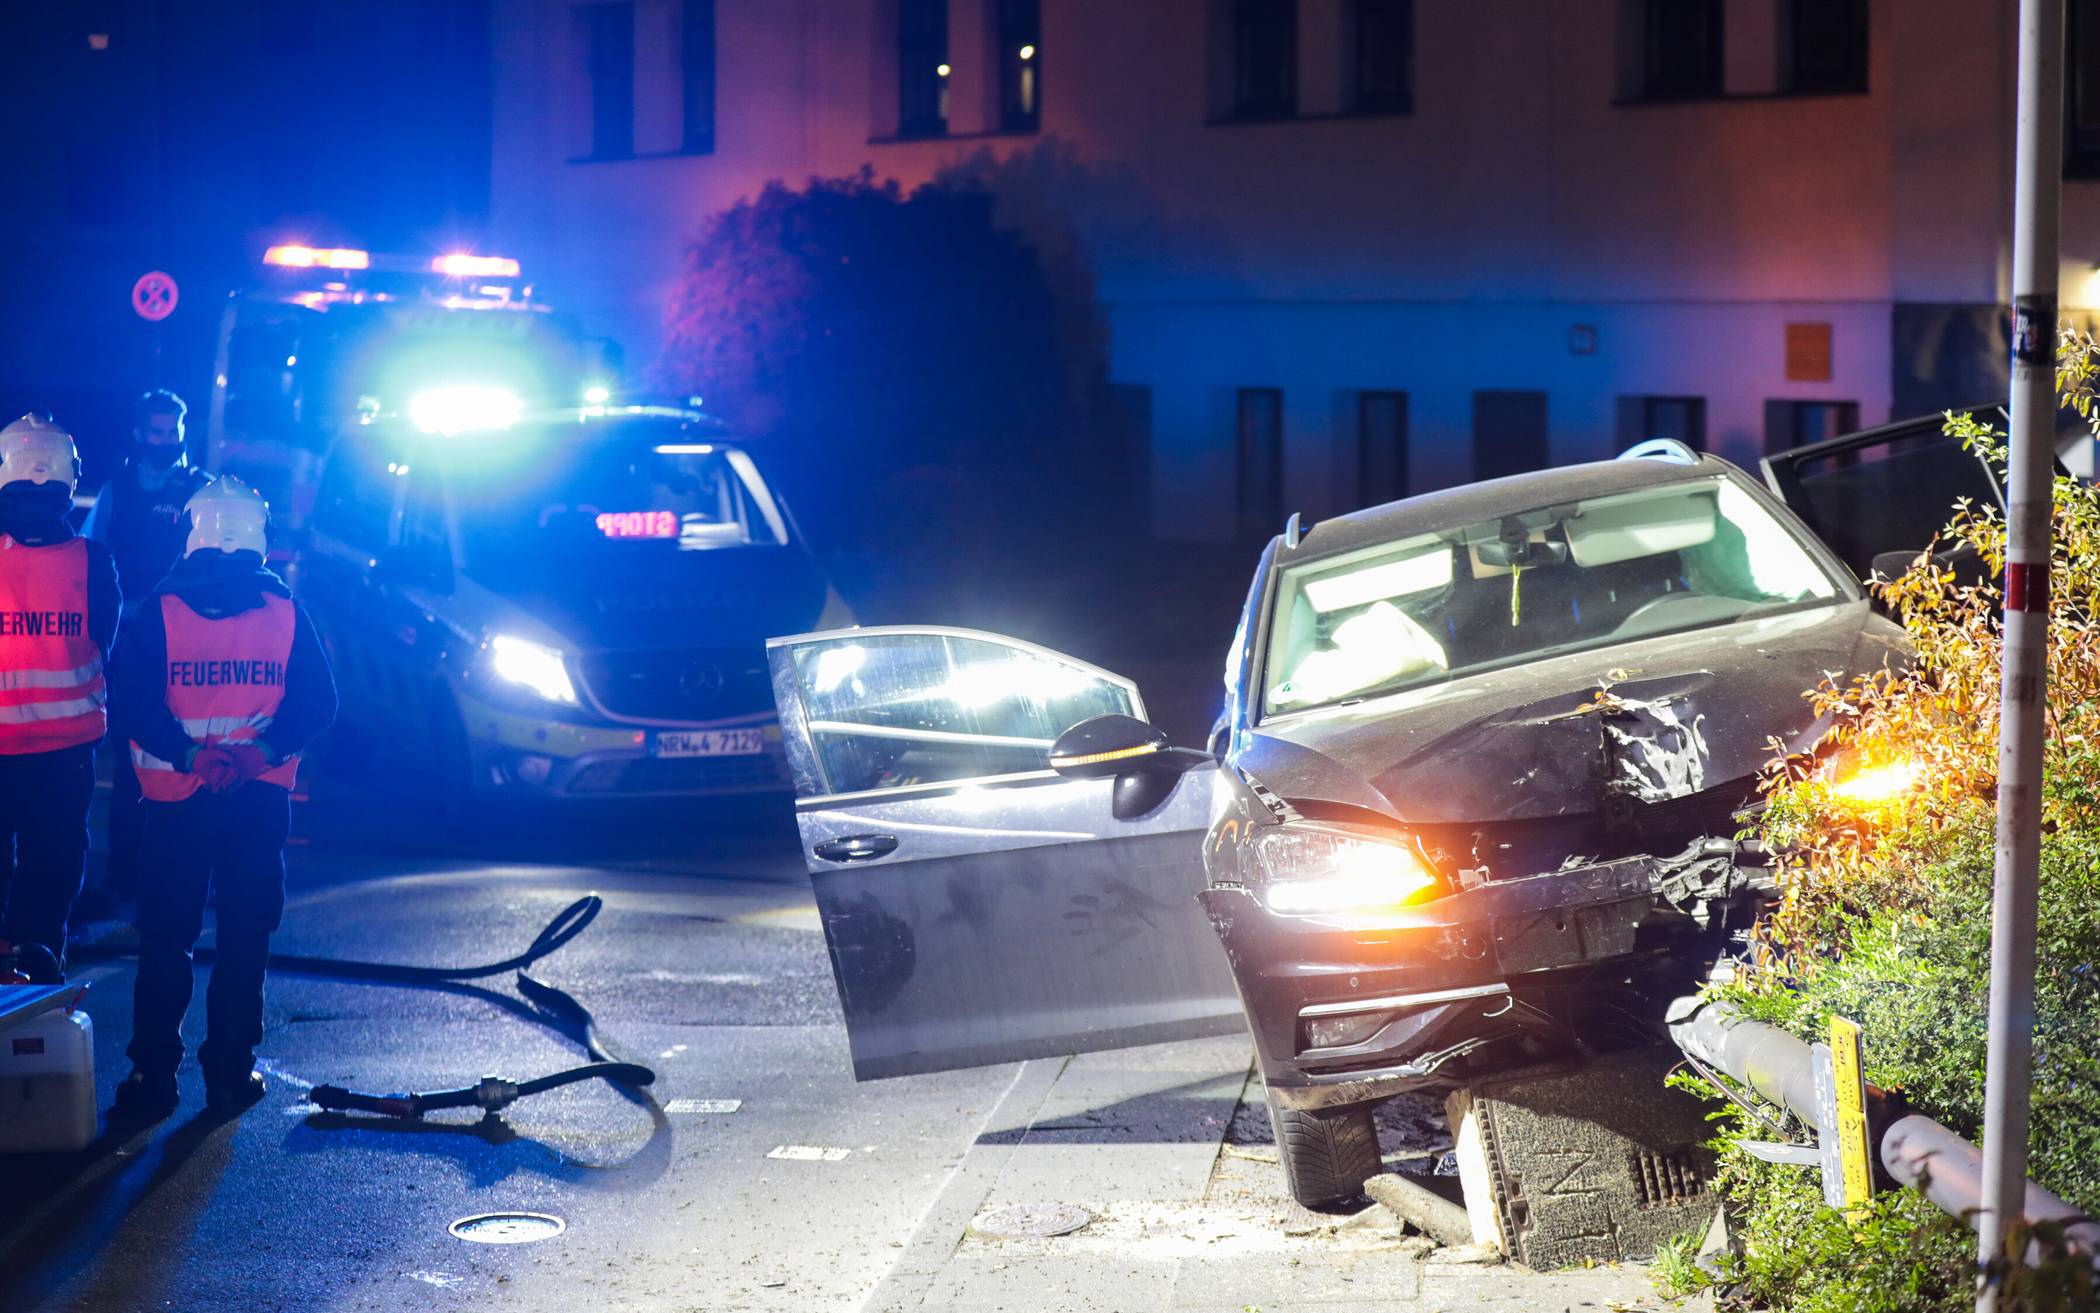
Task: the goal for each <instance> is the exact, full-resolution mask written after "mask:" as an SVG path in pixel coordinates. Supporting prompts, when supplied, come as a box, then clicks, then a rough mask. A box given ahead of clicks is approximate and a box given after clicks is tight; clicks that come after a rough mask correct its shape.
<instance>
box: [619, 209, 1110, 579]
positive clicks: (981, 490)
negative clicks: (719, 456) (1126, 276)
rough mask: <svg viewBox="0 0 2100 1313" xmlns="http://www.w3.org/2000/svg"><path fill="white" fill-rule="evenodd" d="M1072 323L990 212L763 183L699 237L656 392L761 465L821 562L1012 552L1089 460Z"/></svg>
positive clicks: (1038, 270)
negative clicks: (683, 402) (701, 413)
mask: <svg viewBox="0 0 2100 1313" xmlns="http://www.w3.org/2000/svg"><path fill="white" fill-rule="evenodd" d="M1092 322H1093V321H1092V318H1091V317H1090V316H1085V315H1074V314H1072V313H1070V312H1069V311H1067V310H1065V309H1063V308H1061V307H1060V304H1059V299H1058V293H1057V292H1056V291H1055V290H1054V289H1053V286H1052V282H1051V280H1050V278H1049V277H1047V276H1046V274H1045V271H1044V268H1043V265H1042V262H1041V260H1040V259H1039V258H1038V256H1037V254H1036V252H1035V250H1034V249H1033V247H1032V246H1031V245H1030V244H1029V243H1028V242H1027V241H1026V240H1024V239H1023V238H1022V237H1021V236H1019V235H1018V234H1016V233H1014V232H1012V231H1008V230H1005V229H1002V228H1000V227H999V226H997V225H996V224H995V223H994V221H993V198H992V196H991V194H990V193H989V192H987V191H984V190H982V189H979V188H975V187H973V186H971V185H969V184H967V183H966V182H962V181H951V182H945V183H938V184H932V185H928V186H924V187H920V188H918V189H917V190H915V191H912V192H909V193H906V192H905V191H903V189H901V188H900V187H899V186H898V185H897V183H895V182H894V181H877V180H876V179H875V177H874V175H873V173H872V172H871V171H869V170H866V169H863V170H862V171H861V172H860V173H858V174H856V175H853V176H850V177H844V178H813V179H811V180H810V181H809V183H808V184H807V185H806V186H805V187H802V188H800V189H794V188H790V187H788V186H786V185H784V184H782V183H779V182H774V183H771V184H768V185H767V186H766V188H765V189H764V190H763V191H762V192H760V193H759V195H758V196H757V197H755V198H753V199H750V200H745V201H740V202H739V203H737V204H736V205H733V206H731V207H729V208H728V209H726V210H723V211H721V212H719V213H717V214H714V215H712V216H710V217H709V218H707V219H706V220H705V222H703V223H702V225H701V227H700V229H699V232H698V233H697V234H696V235H695V237H694V238H693V240H692V241H691V242H690V243H689V244H688V246H687V248H686V252H685V262H684V269H683V271H682V273H681V275H680V277H679V279H678V280H677V283H676V285H675V286H674V288H673V289H672V292H671V295H670V298H669V302H668V305H667V308H666V317H665V329H666V346H665V351H664V355H663V360H662V364H661V366H660V369H659V379H658V382H659V383H660V384H662V385H663V386H665V387H666V388H669V389H672V390H675V391H676V392H679V393H682V394H697V395H699V396H701V397H703V398H704V399H705V404H706V406H707V407H708V409H710V410H713V411H716V412H717V413H720V414H722V415H724V416H725V417H727V418H728V419H729V420H730V421H731V422H732V423H733V424H734V425H735V426H736V428H737V430H738V431H739V433H740V434H741V435H744V436H746V437H748V438H750V439H752V440H753V441H754V442H755V443H758V444H762V445H763V446H764V448H765V449H766V450H767V451H768V452H769V453H770V455H771V460H770V463H769V468H770V469H771V470H772V471H774V476H775V478H776V480H777V481H779V482H781V483H783V484H784V485H785V486H786V488H787V489H788V492H789V495H790V499H791V501H792V502H793V503H794V505H795V507H796V509H797V511H798V513H799V514H800V517H801V521H802V526H803V529H804V531H805V532H806V533H808V534H809V535H810V536H811V537H812V538H813V539H815V540H816V541H817V543H818V544H819V545H820V547H823V548H825V549H827V550H829V551H830V552H832V553H834V554H845V555H851V554H853V553H864V554H868V555H870V556H873V557H876V558H880V559H883V560H884V561H886V562H889V563H891V564H893V565H895V564H898V563H909V562H915V561H919V562H923V561H937V560H956V559H966V558H969V557H971V556H972V555H973V554H982V553H984V552H987V551H990V552H992V553H993V554H994V556H995V557H996V556H997V555H999V550H998V549H1000V548H1001V547H1004V546H1008V545H1010V544H1013V543H1016V542H1021V541H1026V540H1027V539H1028V537H1029V531H1030V529H1031V528H1033V527H1039V526H1041V525H1042V524H1043V523H1044V522H1045V521H1046V520H1048V519H1049V518H1051V516H1052V514H1053V510H1054V509H1062V507H1061V506H1060V505H1059V503H1060V502H1061V500H1062V499H1063V496H1064V494H1065V493H1066V492H1067V490H1069V489H1071V488H1073V487H1075V486H1077V485H1078V480H1079V478H1080V475H1081V473H1082V471H1083V470H1084V469H1085V466H1086V458H1087V456H1088V455H1089V448H1088V446H1087V439H1088V434H1089V429H1088V427H1087V420H1088V418H1089V416H1088V404H1089V401H1090V398H1089V397H1088V396H1087V395H1086V394H1085V390H1084V387H1083V386H1082V385H1075V380H1079V381H1080V384H1083V382H1084V380H1086V379H1087V378H1088V377H1089V376H1090V375H1089V371H1088V369H1087V367H1086V365H1087V363H1088V362H1091V361H1093V360H1095V359H1097V358H1098V354H1099V353H1098V350H1097V349H1096V346H1095V344H1093V343H1089V342H1084V341H1075V340H1073V338H1074V332H1075V327H1074V326H1075V325H1080V326H1084V325H1088V324H1091V323H1092Z"/></svg>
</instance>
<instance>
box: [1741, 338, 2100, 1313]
mask: <svg viewBox="0 0 2100 1313" xmlns="http://www.w3.org/2000/svg"><path fill="white" fill-rule="evenodd" d="M2096 380H2100V344H2096V342H2095V341H2094V339H2093V338H2091V337H2087V336H2083V335H2079V334H2074V333H2067V334H2066V336H2065V340H2064V344H2063V347H2062V351H2061V353H2060V358H2059V371H2058V383H2059V389H2060V390H2061V391H2062V392H2063V393H2064V399H2065V404H2066V405H2067V406H2069V407H2071V408H2072V409H2074V410H2076V411H2077V412H2078V413H2080V414H2081V415H2085V416H2087V417H2088V418H2089V419H2090V418H2091V417H2092V416H2093V415H2094V413H2095V397H2094V393H2093V385H2094V383H2095V381H2096ZM1948 432H1950V433H1953V434H1956V435H1959V436H1961V437H1963V438H1964V439H1965V440H1967V441H1968V442H1969V443H1971V444H1972V446H1974V447H1975V448H1976V449H1978V450H1979V451H1981V452H1982V453H1983V454H1984V455H1985V456H1986V457H1987V458H1991V459H2000V460H2002V457H2003V449H2002V442H2003V439H2002V436H2001V435H1999V434H1996V433H1994V432H1992V431H1991V430H1990V429H1988V428H1986V427H1984V426H1982V425H1979V424H1977V423H1976V422H1975V421H1974V420H1973V419H1971V418H1970V417H1968V416H1963V415H1949V416H1948ZM2052 527H2053V534H2054V539H2053V545H2052V590H2051V597H2050V601H2051V608H2050V623H2049V643H2050V649H2049V656H2048V695H2049V704H2048V711H2047V732H2046V740H2045V742H2046V746H2045V750H2044V758H2045V760H2044V781H2045V782H2044V790H2043V792H2044V835H2043V844H2042V858H2041V903H2040V917H2039V925H2040V936H2039V944H2038V952H2037V961H2038V969H2037V979H2036V994H2035V1051H2034V1053H2035V1061H2034V1078H2033V1083H2032V1100H2033V1119H2032V1136H2031V1144H2030V1162H2029V1169H2028V1170H2029V1175H2030V1176H2032V1177H2033V1178H2034V1179H2036V1180H2037V1181H2039V1182H2041V1184H2043V1185H2044V1186H2046V1187H2047V1188H2049V1189H2050V1190H2052V1191H2054V1192H2056V1193H2057V1194H2058V1195H2060V1196H2062V1197H2064V1198H2065V1199H2067V1200H2069V1201H2070V1202H2072V1203H2073V1204H2076V1205H2078V1206H2079V1207H2081V1208H2083V1209H2085V1210H2087V1211H2088V1212H2091V1213H2096V1214H2100V1052H2096V1049H2100V967H2096V965H2095V964H2096V963H2100V625H2096V617H2100V490H2096V489H2095V488H2093V487H2091V486H2088V485H2083V484H2079V483H2077V482H2075V481H2073V480H2069V479H2060V480H2058V481H2057V484H2056V487H2055V490H2054V514H2053V518H2052ZM1936 546H1937V547H1938V548H1939V549H1940V550H1941V551H1942V552H1945V551H1948V550H1950V549H1953V550H1958V551H1960V552H1963V553H1972V554H1973V555H1974V556H1975V557H1976V558H1980V560H1981V562H1982V564H1983V565H1984V567H1985V571H1984V573H1986V574H1987V575H1988V577H1989V580H1990V582H1986V583H1965V582H1963V581H1962V577H1961V575H1960V572H1959V571H1957V570H1956V569H1954V568H1951V566H1950V565H1949V564H1948V562H1947V560H1946V558H1945V557H1943V556H1942V557H1939V558H1935V557H1934V556H1932V555H1921V556H1920V557H1919V559H1918V561H1917V562H1916V563H1915V564H1914V565H1913V566H1912V567H1911V568H1910V569H1909V570H1908V571H1907V572H1906V573H1904V574H1903V575H1902V576H1901V577H1899V578H1896V579H1892V580H1877V581H1876V582H1875V583H1874V584H1873V586H1872V587H1873V590H1874V592H1875V593H1876V594H1877V595H1878V596H1879V597H1880V598H1881V599H1882V600H1883V601H1884V602H1885V603H1886V604H1887V605H1888V606H1889V608H1890V609H1891V611H1892V612H1893V614H1894V615H1895V616H1896V618H1897V619H1898V620H1899V621H1900V622H1901V623H1902V624H1903V626H1904V628H1905V630H1906V632H1907V633H1908V635H1909V637H1910V640H1911V643H1912V646H1913V648H1914V650H1915V658H1914V660H1913V662H1912V664H1911V665H1910V666H1909V667H1908V668H1907V669H1903V670H1884V671H1878V672H1873V673H1871V674H1868V675H1866V676H1863V677H1861V678H1859V679H1856V680H1854V681H1853V682H1851V683H1848V684H1845V685H1842V686H1841V685H1836V684H1826V685H1825V686H1824V687H1823V688H1821V689H1818V690H1816V691H1814V692H1813V693H1812V694H1811V697H1812V699H1813V700H1814V702H1815V704H1816V706H1817V707H1818V708H1819V710H1821V711H1823V712H1825V713H1827V714H1828V715H1829V716H1830V718H1831V721H1832V723H1833V725H1834V727H1835V728H1834V729H1833V730H1832V732H1831V734H1830V736H1829V738H1828V739H1827V741H1826V743H1825V744H1824V746H1823V748H1822V749H1821V750H1820V751H1819V753H1818V754H1817V756H1816V757H1815V758H1814V759H1813V760H1790V761H1775V762H1774V763H1773V767H1772V769H1771V770H1770V772H1769V773H1768V778H1767V780H1766V798H1767V810H1766V812H1765V814H1764V816H1763V819H1762V821H1761V823H1760V832H1761V837H1763V838H1764V839H1765V840H1766V841H1767V842H1768V843H1769V844H1770V845H1772V847H1773V849H1774V850H1775V851H1777V852H1780V853H1782V854H1784V856H1783V858H1782V870H1781V878H1782V890H1783V896H1782V899H1781V901H1780V903H1779V905H1778V906H1777V908H1776V910H1775V911H1774V912H1773V913H1772V914H1771V915H1770V916H1768V917H1767V918H1766V920H1765V921H1764V922H1763V923H1762V924H1761V925H1760V926H1759V927H1758V930H1757V933H1756V935H1755V938H1754V940H1753V952H1752V954H1751V958H1750V962H1749V963H1748V965H1747V967H1746V968H1745V970H1743V971H1742V972H1740V973H1739V974H1738V977H1737V979H1736V980H1735V982H1734V983H1732V984H1730V985H1728V986H1726V987H1724V988H1723V989H1722V990H1721V992H1722V993H1723V995H1724V996H1726V997H1727V998H1728V999H1729V1000H1730V1001H1731V1002H1733V1003H1734V1004H1735V1005H1736V1006H1738V1007H1739V1008H1741V1009H1743V1010H1744V1011H1746V1012H1748V1013H1750V1014H1751V1015H1753V1016H1756V1017H1758V1018H1760V1019H1763V1020H1767V1021H1770V1022H1772V1023H1774V1024H1777V1025H1780V1026H1782V1027H1785V1028H1786V1029H1788V1030H1790V1031H1792V1032H1794V1033H1796V1034H1798V1035H1800V1036H1802V1037H1803V1038H1805V1039H1821V1038H1823V1037H1825V1035H1826V1034H1827V1031H1828V1023H1829V1019H1830V1018H1831V1017H1832V1016H1833V1015H1837V1016H1844V1017H1848V1018H1850V1019H1851V1020H1853V1021H1856V1022H1858V1023H1859V1024H1860V1025H1861V1027H1862V1028H1863V1032H1864V1044H1865V1049H1864V1057H1865V1062H1866V1074H1867V1078H1868V1079H1869V1080H1870V1081H1872V1082H1874V1083H1875V1084H1877V1085H1879V1086H1882V1087H1883V1088H1885V1089H1890V1090H1895V1091H1899V1092H1901V1094H1902V1095H1903V1096H1904V1097H1905V1098H1907V1099H1908V1100H1909V1101H1910V1102H1911V1103H1912V1104H1913V1105H1914V1106H1915V1107H1916V1108H1917V1109H1918V1110H1919V1111H1921V1112H1924V1113H1926V1114H1927V1115H1929V1116H1932V1117H1934V1118H1936V1119H1938V1120H1939V1121H1941V1122H1944V1123H1945V1124H1946V1125H1947V1126H1949V1127H1950V1128H1952V1129H1953V1130H1955V1131H1957V1132H1958V1133H1960V1134H1962V1135H1965V1136H1968V1137H1970V1138H1972V1139H1973V1138H1975V1137H1976V1136H1977V1134H1978V1132H1979V1129H1980V1124H1981V1121H1982V1112H1983V1089H1984V1067H1985V1031H1986V1020H1987V1016H1986V1014H1987V1000H1988V998H1989V992H1990V990H1989V980H1990V936H1991V880H1992V867H1993V856H1994V854H1993V848H1994V834H1995V810H1996V793H1997V779H1996V769H1997V739H1998V696H1999V693H1998V685H1999V671H2000V645H1999V635H1998V629H1997V615H1998V612H1999V609H2000V606H2001V605H2002V601H2001V598H2000V596H1999V592H1998V588H1997V584H1996V580H1997V579H1998V578H1999V576H2000V575H2001V574H2002V572H2003V566H2004V561H2005V529H2004V523H2003V519H2002V517H2001V516H2000V515H1999V514H1998V512H1997V511H1996V508H1994V507H1993V508H1985V507H1974V506H1967V505H1963V506H1959V507H1957V508H1956V511H1955V514H1954V517H1953V520H1952V522H1951V523H1950V524H1949V525H1948V527H1947V529H1946V530H1945V531H1944V532H1943V534H1942V536H1941V541H1940V542H1939V543H1938V544H1936ZM1869 769H1872V770H1877V771H1879V772H1880V773H1881V775H1882V777H1883V778H1885V779H1894V780H1898V781H1907V782H1908V784H1907V787H1899V788H1896V789H1894V790H1893V791H1890V792H1888V793H1887V794H1886V796H1872V795H1865V796H1862V795H1861V794H1860V793H1859V792H1857V791H1848V790H1847V789H1845V788H1844V787H1842V782H1843V781H1844V780H1845V779H1846V778H1847V777H1848V776H1849V775H1853V774H1854V773H1856V772H1859V771H1862V770H1869ZM1718 1116H1719V1120H1720V1121H1721V1122H1722V1123H1723V1124H1724V1127H1725V1128H1726V1130H1727V1134H1728V1135H1730V1136H1733V1135H1744V1134H1747V1135H1762V1134H1764V1132H1762V1131H1761V1130H1759V1129H1757V1128H1755V1127H1754V1126H1752V1125H1750V1124H1749V1123H1748V1121H1747V1119H1746V1118H1744V1117H1742V1116H1741V1115H1740V1114H1739V1113H1735V1112H1728V1113H1725V1114H1720V1115H1718ZM1724 1139H1725V1137H1724ZM1719 1186H1720V1189H1721V1191H1722V1194H1723V1196H1724V1198H1726V1199H1728V1200H1729V1201H1730V1202H1731V1204H1732V1205H1733V1207H1734V1208H1735V1210H1736V1212H1737V1213H1738V1215H1739V1217H1740V1220H1741V1234H1742V1237H1743V1239H1744V1241H1745V1243H1746V1245H1747V1253H1746V1254H1745V1256H1744V1257H1742V1258H1740V1259H1736V1260H1733V1261H1731V1262H1729V1263H1727V1264H1726V1265H1725V1267H1726V1272H1725V1280H1724V1284H1725V1285H1726V1286H1727V1288H1728V1289H1729V1290H1730V1291H1731V1292H1732V1294H1733V1296H1734V1297H1735V1298H1736V1299H1738V1300H1740V1301H1742V1302H1744V1303H1746V1304H1748V1305H1750V1306H1754V1307H1760V1308H1771V1309H1775V1310H1799V1311H1804V1313H1805V1311H1808V1310H1815V1311H1818V1313H1820V1311H1822V1310H1832V1311H1835V1310H1840V1309H1843V1310H1890V1311H1891V1313H1894V1311H1895V1310H1905V1311H1908V1310H1937V1309H1942V1308H1944V1309H1949V1310H1954V1309H1967V1308H1969V1307H1971V1306H1972V1301H1973V1295H1972V1293H1971V1285H1970V1282H1971V1275H1972V1272H1973V1250H1974V1244H1975V1241H1974V1238H1973V1236H1972V1235H1971V1234H1970V1233H1969V1232H1968V1231H1967V1230H1966V1229H1965V1227H1964V1226H1963V1225H1962V1224H1961V1223H1960V1222H1958V1221H1956V1220H1954V1219H1951V1218H1948V1217H1945V1216H1944V1215H1942V1214H1940V1213H1939V1212H1938V1211H1937V1210H1935V1209H1934V1208H1933V1207H1932V1206H1931V1205H1930V1204H1928V1203H1926V1202H1925V1201H1924V1199H1923V1198H1922V1196H1920V1195H1918V1194H1916V1193H1915V1192H1912V1191H1898V1192H1895V1193H1893V1194H1889V1195H1884V1196H1882V1197H1880V1198H1877V1199H1876V1200H1875V1201H1874V1203H1873V1205H1872V1207H1871V1208H1869V1209H1868V1210H1866V1211H1865V1212H1864V1214H1862V1215H1861V1216H1859V1217H1857V1218H1855V1219H1854V1220H1852V1221H1847V1219H1846V1218H1845V1217H1844V1216H1843V1215H1841V1214H1839V1213H1836V1212H1833V1211H1832V1210H1830V1209H1828V1208H1826V1207H1825V1206H1824V1205H1823V1203H1822V1197H1821V1189H1820V1184H1819V1182H1818V1180H1817V1178H1816V1175H1815V1174H1814V1173H1813V1172H1807V1171H1803V1170H1801V1169H1799V1168H1786V1167H1774V1166H1771V1165H1769V1164H1765V1163H1761V1162H1758V1161H1756V1160H1754V1159H1751V1158H1749V1157H1748V1156H1747V1155H1743V1154H1740V1153H1733V1152H1730V1153H1725V1154H1724V1155H1723V1160H1722V1169H1721V1180H1720V1182H1719ZM2009 1293H2010V1294H2011V1296H2012V1306H2013V1307H2018V1308H2023V1309H2031V1310H2053V1309H2070V1308H2090V1307H2093V1303H2092V1285H2091V1275H2090V1269H2089V1268H2087V1267H2086V1266H2085V1265H2084V1264H2083V1263H2082V1262H2079V1261H2076V1260H2073V1261H2070V1262H2066V1263H2054V1264H2049V1265H2046V1266H2045V1269H2044V1270H2043V1271H2040V1272H2037V1273H2026V1274H2021V1275H2018V1276H2017V1278H2016V1283H2015V1284H2014V1285H2013V1286H2011V1287H2009Z"/></svg>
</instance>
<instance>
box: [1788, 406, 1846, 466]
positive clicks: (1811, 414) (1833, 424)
mask: <svg viewBox="0 0 2100 1313" xmlns="http://www.w3.org/2000/svg"><path fill="white" fill-rule="evenodd" d="M1858 430H1859V403H1858V402H1857V401H1767V402H1766V403H1765V454H1766V455H1767V456H1770V455H1772V454H1774V453H1776V452H1782V451H1790V450H1792V449H1793V448H1795V447H1804V446H1807V445H1808V444H1809V443H1811V442H1821V441H1823V440H1824V439H1825V438H1834V437H1837V436H1838V435H1839V434H1841V433H1855V432H1857V431H1858Z"/></svg>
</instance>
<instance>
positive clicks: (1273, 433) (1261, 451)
mask: <svg viewBox="0 0 2100 1313" xmlns="http://www.w3.org/2000/svg"><path fill="white" fill-rule="evenodd" d="M1237 457H1238V472H1239V481H1238V486H1237V496H1236V499H1235V517H1234V518H1235V524H1236V527H1237V528H1238V529H1239V535H1240V537H1242V538H1252V539H1261V538H1267V537H1268V536H1270V535H1271V534H1273V533H1276V532H1277V531H1278V530H1280V529H1282V528H1283V390H1282V389H1281V388H1241V389H1240V390H1239V439H1238V450H1237Z"/></svg>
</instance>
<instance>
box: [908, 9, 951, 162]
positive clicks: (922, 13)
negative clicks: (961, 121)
mask: <svg viewBox="0 0 2100 1313" xmlns="http://www.w3.org/2000/svg"><path fill="white" fill-rule="evenodd" d="M949 71H950V70H949V67H948V0H897V135H898V136H900V137H939V136H945V135H946V134H947V131H948V74H949Z"/></svg>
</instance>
